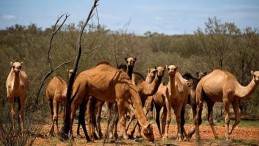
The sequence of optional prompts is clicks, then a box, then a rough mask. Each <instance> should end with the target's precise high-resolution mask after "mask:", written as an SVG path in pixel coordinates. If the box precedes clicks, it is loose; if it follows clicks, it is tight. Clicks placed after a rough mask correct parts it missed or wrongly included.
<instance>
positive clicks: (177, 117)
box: [174, 109, 183, 141]
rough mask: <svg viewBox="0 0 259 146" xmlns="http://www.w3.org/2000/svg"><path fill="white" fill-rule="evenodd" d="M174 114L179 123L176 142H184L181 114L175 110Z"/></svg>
mask: <svg viewBox="0 0 259 146" xmlns="http://www.w3.org/2000/svg"><path fill="white" fill-rule="evenodd" d="M174 114H175V118H176V122H177V136H176V140H178V141H182V140H183V134H182V128H181V125H182V123H181V122H182V121H181V114H180V111H179V109H174Z"/></svg>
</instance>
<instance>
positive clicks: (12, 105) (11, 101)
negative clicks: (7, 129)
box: [8, 97, 15, 131]
mask: <svg viewBox="0 0 259 146" xmlns="http://www.w3.org/2000/svg"><path fill="white" fill-rule="evenodd" d="M8 99H9V102H10V105H11V112H10V114H11V117H12V124H13V131H15V122H14V116H15V110H14V109H15V108H14V104H15V103H14V98H10V97H8Z"/></svg>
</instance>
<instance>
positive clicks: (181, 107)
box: [163, 65, 189, 140]
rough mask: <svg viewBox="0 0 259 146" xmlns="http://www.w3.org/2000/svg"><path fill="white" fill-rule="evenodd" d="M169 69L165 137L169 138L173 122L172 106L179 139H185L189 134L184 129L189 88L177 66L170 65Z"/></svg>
mask: <svg viewBox="0 0 259 146" xmlns="http://www.w3.org/2000/svg"><path fill="white" fill-rule="evenodd" d="M167 69H168V76H169V82H168V85H167V89H166V100H165V101H166V102H165V103H166V108H165V109H164V112H165V115H166V126H165V134H164V136H163V139H167V138H168V130H169V124H170V123H171V108H173V109H174V114H175V116H176V122H177V140H183V138H184V136H187V134H186V132H185V129H184V123H185V119H184V113H185V107H186V104H187V98H188V94H189V89H188V87H187V81H186V80H185V79H184V78H183V77H182V75H181V74H180V73H179V71H178V67H177V66H175V65H169V66H168V67H167ZM163 124H164V123H163Z"/></svg>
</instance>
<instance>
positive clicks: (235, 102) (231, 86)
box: [195, 69, 259, 140]
mask: <svg viewBox="0 0 259 146" xmlns="http://www.w3.org/2000/svg"><path fill="white" fill-rule="evenodd" d="M251 74H252V81H251V82H250V83H249V84H248V85H247V86H242V85H240V84H239V83H238V81H237V79H236V78H235V76H234V75H233V74H231V73H230V72H228V71H225V70H222V69H215V70H214V71H213V72H211V73H210V74H208V75H206V76H205V77H203V78H202V79H201V80H200V82H199V83H198V85H197V88H196V102H197V115H196V118H195V127H196V140H200V133H199V125H200V124H201V122H202V120H201V113H202V106H203V101H206V102H207V106H208V121H209V123H210V126H211V129H212V131H213V134H214V137H215V138H218V136H217V134H216V132H215V129H214V126H213V106H214V104H215V102H223V103H224V106H225V123H226V134H225V137H226V139H228V137H229V135H230V134H231V133H232V132H233V130H234V128H235V127H236V126H237V125H238V124H239V122H240V120H241V118H240V113H239V102H240V100H241V99H247V98H248V97H249V96H250V95H251V94H252V93H253V92H254V90H255V89H256V87H257V85H258V83H259V71H255V72H253V71H251ZM230 104H232V106H233V110H234V113H235V123H234V125H233V126H232V129H231V130H230V131H229V122H230V118H229V110H230V109H229V108H230Z"/></svg>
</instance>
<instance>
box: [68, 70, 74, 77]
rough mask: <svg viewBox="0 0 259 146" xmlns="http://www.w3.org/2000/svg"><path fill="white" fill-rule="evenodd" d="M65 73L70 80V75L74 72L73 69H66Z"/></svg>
mask: <svg viewBox="0 0 259 146" xmlns="http://www.w3.org/2000/svg"><path fill="white" fill-rule="evenodd" d="M67 72H68V76H69V78H70V77H71V75H72V73H73V72H74V70H73V69H68V70H67Z"/></svg>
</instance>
